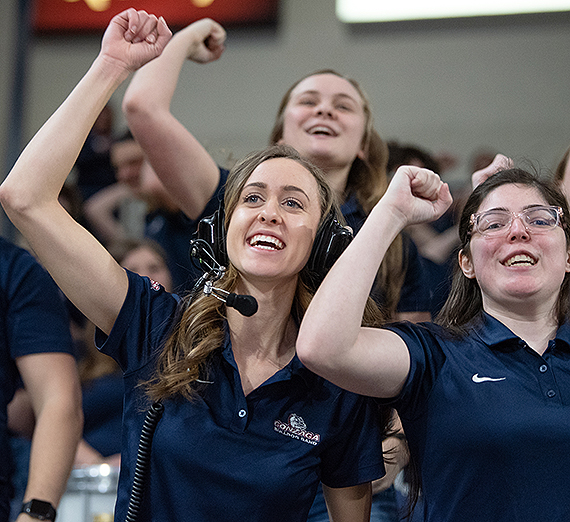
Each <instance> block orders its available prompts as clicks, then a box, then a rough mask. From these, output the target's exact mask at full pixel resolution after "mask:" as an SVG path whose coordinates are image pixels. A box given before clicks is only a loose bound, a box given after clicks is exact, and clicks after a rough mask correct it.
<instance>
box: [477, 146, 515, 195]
mask: <svg viewBox="0 0 570 522" xmlns="http://www.w3.org/2000/svg"><path fill="white" fill-rule="evenodd" d="M512 167H513V160H511V159H510V158H507V156H503V155H502V154H497V155H496V156H495V158H494V159H493V161H492V162H491V164H490V165H488V166H487V167H485V168H484V169H480V170H476V171H475V172H474V173H473V174H472V175H471V185H472V187H473V189H475V188H476V187H478V186H479V185H481V183H483V181H485V180H486V179H487V178H490V177H491V176H492V175H493V174H496V173H497V172H499V171H500V170H505V169H510V168H512Z"/></svg>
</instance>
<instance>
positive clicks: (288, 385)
mask: <svg viewBox="0 0 570 522" xmlns="http://www.w3.org/2000/svg"><path fill="white" fill-rule="evenodd" d="M169 36H170V31H169V29H168V27H167V26H166V24H165V22H164V20H163V19H162V18H160V19H157V18H156V17H154V16H152V15H148V14H147V13H145V12H144V11H135V10H134V9H129V10H127V11H124V12H123V13H121V14H119V15H117V16H116V17H115V18H113V20H112V21H111V23H110V25H109V27H108V29H107V30H106V32H105V35H104V37H103V41H102V48H101V52H100V54H99V56H98V57H97V58H96V60H95V61H94V63H93V65H92V67H91V68H90V69H89V71H88V72H87V73H86V75H85V76H84V77H83V79H82V80H81V81H80V82H79V84H78V85H77V87H76V88H75V89H74V90H73V91H72V93H71V94H70V96H69V97H68V98H67V100H66V101H65V102H64V103H63V104H62V105H61V107H60V108H59V109H58V110H57V111H56V112H55V113H54V115H53V116H52V117H51V118H50V119H49V120H48V122H47V123H46V124H45V125H44V126H43V127H42V129H40V131H39V132H38V133H37V134H36V136H35V137H34V138H33V140H32V141H31V142H30V143H29V145H28V146H27V147H26V149H25V150H24V152H23V153H22V155H21V156H20V158H19V160H18V161H17V163H16V165H15V166H14V168H13V169H12V171H11V172H10V174H9V175H8V177H7V178H6V180H5V181H4V183H3V184H2V186H1V187H0V199H1V201H2V204H3V206H4V208H5V209H6V212H7V213H8V215H9V217H10V219H12V220H13V222H14V223H15V224H16V226H17V227H18V228H19V229H20V231H21V232H22V233H23V235H24V236H25V237H26V238H27V240H28V241H29V242H30V244H31V246H32V247H33V249H34V250H35V252H36V253H37V255H38V256H39V258H40V259H41V261H42V262H43V263H44V265H45V266H46V267H47V268H48V270H49V271H50V272H51V273H52V275H53V277H54V279H55V280H56V282H57V283H58V284H59V286H60V287H61V288H62V290H63V291H64V292H65V293H66V295H67V296H68V297H69V298H70V300H71V301H72V302H73V303H74V304H75V305H76V306H77V307H78V308H79V309H80V310H81V311H82V312H83V313H84V314H85V315H86V316H87V317H88V318H89V319H90V320H91V321H93V322H94V323H95V324H96V325H97V327H98V328H99V331H98V332H97V336H96V340H97V344H98V345H99V347H100V348H101V351H102V352H103V353H106V354H108V355H110V356H112V357H113V358H115V359H116V360H117V362H118V363H119V365H120V366H121V368H122V370H123V374H124V380H125V390H126V391H125V410H124V420H123V422H124V426H123V428H124V429H123V451H122V456H121V477H120V482H119V491H118V501H117V507H116V515H115V517H116V519H117V520H123V519H124V518H125V515H126V516H127V518H128V519H129V520H133V518H129V517H130V516H131V509H130V507H131V506H130V505H129V506H127V504H128V498H129V491H130V486H131V484H132V483H133V480H134V479H135V467H136V464H135V461H136V459H137V446H138V442H139V434H140V432H141V429H142V428H143V424H144V418H145V409H147V408H148V406H149V404H150V403H151V402H152V401H155V402H158V403H159V404H161V405H162V408H163V414H162V418H161V419H160V420H159V421H158V423H157V425H156V429H155V431H154V439H153V440H152V447H151V453H150V456H149V458H150V461H149V466H148V470H147V471H148V473H147V474H146V475H143V476H142V478H141V476H140V475H137V498H136V504H137V505H138V507H139V509H138V511H137V509H134V515H133V516H135V517H136V516H138V518H136V519H137V520H216V521H223V520H228V521H229V520H250V521H255V520H259V521H266V520H274V521H279V520H283V521H302V520H305V519H306V517H307V513H308V511H309V508H310V506H311V503H312V500H313V497H314V495H315V492H316V489H317V486H318V484H319V482H320V481H321V480H322V482H323V483H324V484H326V485H327V488H326V496H327V501H328V507H329V510H330V512H331V516H332V517H333V519H334V520H335V521H341V522H342V521H346V522H348V521H356V520H362V521H364V520H368V517H369V512H370V491H371V488H370V481H371V480H373V479H376V478H378V477H380V476H382V475H383V473H384V466H383V460H382V452H381V438H382V435H383V433H384V426H383V425H382V422H383V419H385V418H386V417H382V416H380V415H378V410H377V406H376V404H375V403H373V402H372V401H371V400H370V399H366V398H363V397H362V396H359V395H356V394H352V393H349V392H345V391H343V390H341V389H340V388H337V387H336V386H334V385H332V384H330V383H329V382H328V381H326V380H324V379H321V378H320V377H318V376H316V375H315V374H313V373H312V372H310V371H308V370H307V369H306V368H304V367H303V365H302V364H300V362H299V360H298V358H297V356H296V350H295V342H296V337H297V330H298V324H299V323H300V320H301V319H302V316H303V313H304V310H305V309H306V307H307V306H308V302H309V300H310V297H311V292H310V290H309V287H310V285H311V280H310V279H309V278H307V276H308V275H309V274H307V273H306V270H305V266H306V265H307V263H311V260H312V256H313V255H314V252H313V253H312V246H313V242H314V241H315V237H316V236H318V235H320V234H327V233H330V230H329V228H328V225H327V223H330V221H329V215H330V213H331V211H332V210H333V209H334V203H333V200H334V198H333V194H332V192H331V190H330V189H329V187H328V185H327V183H326V182H325V181H324V179H323V177H322V175H321V174H320V172H319V170H318V169H317V168H315V167H314V166H312V165H311V164H310V163H308V162H306V161H305V160H303V159H302V158H301V157H300V156H298V154H297V153H296V152H295V151H293V150H292V149H290V148H283V147H274V148H271V149H268V150H266V151H262V152H260V153H255V154H252V155H250V156H248V157H247V158H246V159H245V160H243V161H242V162H241V163H239V164H238V165H236V167H235V168H234V169H233V171H232V173H231V174H230V175H229V177H228V182H227V186H226V193H225V215H226V217H225V220H224V222H223V227H220V228H221V230H222V232H221V234H222V237H219V238H217V241H221V242H225V246H226V249H227V254H228V257H229V260H230V263H229V266H228V267H227V270H226V272H225V274H224V275H223V277H222V278H221V279H220V280H219V281H218V282H217V283H216V284H217V285H218V286H219V287H220V289H221V291H222V292H221V293H222V295H223V293H224V291H225V292H231V293H235V294H238V295H241V294H247V295H250V296H252V297H253V298H255V299H256V301H257V303H258V311H257V313H255V314H254V315H253V316H251V317H245V316H244V315H242V314H240V313H239V312H238V311H237V310H236V309H234V308H230V307H229V306H225V305H224V303H223V302H222V301H219V300H217V299H215V298H214V297H213V296H212V295H209V294H208V293H203V294H201V295H198V296H196V298H195V299H191V300H190V299H180V298H178V297H177V296H175V295H172V294H169V293H168V292H166V291H165V290H164V288H163V287H161V285H160V284H158V283H156V282H154V281H152V280H151V279H149V278H147V277H141V276H139V275H137V274H135V273H132V272H129V271H126V270H124V269H123V268H121V267H120V266H119V265H118V264H117V263H116V262H115V261H114V259H113V258H112V257H111V255H110V254H109V253H108V252H107V251H106V250H105V249H104V248H103V247H102V246H101V245H100V244H99V243H98V242H97V241H96V240H95V239H94V238H93V237H92V236H91V235H90V234H89V233H88V232H86V231H85V229H83V228H82V227H81V226H80V225H79V224H77V223H76V222H75V221H74V220H73V219H72V218H71V217H70V216H69V214H67V212H66V211H65V210H64V209H63V208H62V207H61V206H60V205H59V203H58V200H57V195H58V194H59V191H60V189H61V186H62V185H63V183H64V181H65V178H66V177H67V174H68V172H69V171H70V170H71V168H72V166H73V163H74V160H75V157H76V155H77V153H78V152H79V150H80V148H81V145H82V143H83V141H84V139H85V137H86V136H87V133H88V131H89V129H90V128H91V126H92V124H93V121H94V120H95V118H96V116H97V114H98V113H99V111H100V110H101V109H102V108H103V106H104V105H105V103H106V102H107V101H108V98H109V97H110V96H111V94H112V92H113V91H114V90H115V89H116V88H117V87H118V86H119V85H120V83H121V82H122V81H124V80H125V79H126V77H127V75H128V73H129V72H131V71H133V70H135V69H136V68H138V67H140V66H141V65H142V64H144V63H145V62H147V61H148V60H151V59H153V58H154V57H156V56H157V55H159V54H160V52H161V50H162V49H163V48H164V46H165V44H166V42H167V41H168V39H169ZM54 143H57V144H58V145H57V147H56V146H54ZM317 257H318V256H317ZM317 271H318V267H317ZM374 321H376V317H375V316H374V314H373V313H372V308H371V315H370V324H373V323H374ZM145 429H146V425H145ZM147 457H148V455H147ZM139 479H140V481H139ZM141 481H142V482H141ZM141 484H142V486H141ZM135 507H136V506H135Z"/></svg>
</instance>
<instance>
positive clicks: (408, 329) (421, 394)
mask: <svg viewBox="0 0 570 522" xmlns="http://www.w3.org/2000/svg"><path fill="white" fill-rule="evenodd" d="M386 328H387V329H388V330H391V331H392V332H394V333H396V334H397V335H399V336H400V337H401V338H402V340H403V341H404V342H405V343H406V346H407V347H408V351H409V353H410V371H409V374H408V378H407V379H406V382H405V384H404V387H403V389H402V391H401V392H400V395H399V396H398V397H397V398H396V399H395V400H393V402H391V404H392V406H394V407H395V408H396V409H397V410H398V414H399V415H400V417H402V418H414V417H416V416H417V415H420V414H421V413H423V411H424V409H425V406H426V404H427V400H428V398H429V395H430V392H431V390H432V388H433V386H434V384H435V382H436V380H437V378H438V375H439V373H440V371H441V369H442V367H443V365H444V363H445V354H444V351H443V350H442V346H441V342H440V340H439V337H438V336H437V335H436V333H435V332H434V328H437V327H436V325H433V324H432V323H419V324H415V323H410V322H402V323H396V324H393V325H389V326H387V327H386Z"/></svg>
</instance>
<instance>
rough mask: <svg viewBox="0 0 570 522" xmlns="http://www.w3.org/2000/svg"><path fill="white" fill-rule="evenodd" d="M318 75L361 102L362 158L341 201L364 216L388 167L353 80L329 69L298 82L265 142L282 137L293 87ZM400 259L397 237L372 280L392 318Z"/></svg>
mask: <svg viewBox="0 0 570 522" xmlns="http://www.w3.org/2000/svg"><path fill="white" fill-rule="evenodd" d="M319 74H334V75H335V76H338V77H339V78H343V79H344V80H346V81H347V82H349V83H350V84H351V85H352V86H353V87H354V88H355V89H356V91H357V92H358V94H359V96H360V99H361V101H362V108H363V110H364V116H365V125H364V134H363V136H362V150H363V151H364V158H363V159H361V158H359V157H356V158H355V159H354V161H353V162H352V165H351V167H350V171H349V173H348V179H347V183H346V190H345V197H347V196H349V195H351V194H354V195H355V197H356V199H357V201H358V203H359V204H360V206H361V207H362V209H363V210H364V212H365V214H366V215H368V214H369V213H370V211H371V210H372V208H373V207H374V205H376V203H378V201H380V198H381V197H382V196H383V195H384V193H385V192H386V189H387V188H388V183H389V180H388V175H387V169H386V167H387V164H388V147H387V145H386V143H385V142H384V141H383V140H382V138H381V137H380V134H379V133H378V131H377V130H376V129H375V128H374V120H373V116H372V109H371V105H370V101H369V99H368V96H367V95H366V93H365V92H364V90H363V89H362V87H361V86H360V84H359V83H358V82H357V81H356V80H354V79H352V78H347V77H345V76H343V75H342V74H339V73H338V72H337V71H335V70H333V69H321V70H319V71H316V72H314V73H312V74H308V75H307V76H304V77H303V78H301V79H299V80H298V81H297V82H295V83H294V84H293V85H291V87H289V89H288V90H287V92H286V93H285V95H284V96H283V98H282V99H281V103H280V104H279V109H278V110H277V116H276V118H275V123H274V125H273V129H272V130H271V134H270V138H269V142H270V144H276V143H279V140H280V139H281V138H282V137H283V127H284V120H285V118H284V114H285V109H286V108H287V105H288V104H289V101H290V99H291V93H292V92H293V90H294V89H295V87H297V85H299V83H301V82H302V81H303V80H305V79H306V78H309V77H311V76H316V75H319ZM403 258H404V255H403V243H402V237H401V236H398V237H397V238H396V239H395V240H394V241H393V242H392V244H391V245H390V248H389V249H388V252H386V256H385V257H384V261H383V262H382V265H381V266H380V269H379V271H378V275H377V278H376V285H377V287H378V288H379V289H380V290H381V294H382V295H383V297H384V300H385V303H384V306H385V307H386V309H387V310H388V311H389V312H390V314H391V315H392V316H393V315H394V314H395V313H396V308H397V305H398V301H399V300H400V292H401V289H402V285H403V283H404V277H405V271H406V267H405V266H404V264H403Z"/></svg>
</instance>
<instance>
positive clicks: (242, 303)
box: [226, 293, 257, 317]
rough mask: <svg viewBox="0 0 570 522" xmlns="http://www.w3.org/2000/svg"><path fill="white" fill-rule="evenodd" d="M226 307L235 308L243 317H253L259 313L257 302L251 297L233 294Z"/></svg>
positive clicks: (229, 297)
mask: <svg viewBox="0 0 570 522" xmlns="http://www.w3.org/2000/svg"><path fill="white" fill-rule="evenodd" d="M226 305H227V306H229V307H231V308H235V309H236V310H237V311H238V312H239V313H240V314H241V315H245V317H251V316H252V315H253V314H254V313H255V312H257V301H256V300H255V297H253V296H251V295H238V294H234V293H231V294H229V295H228V297H227V298H226Z"/></svg>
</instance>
